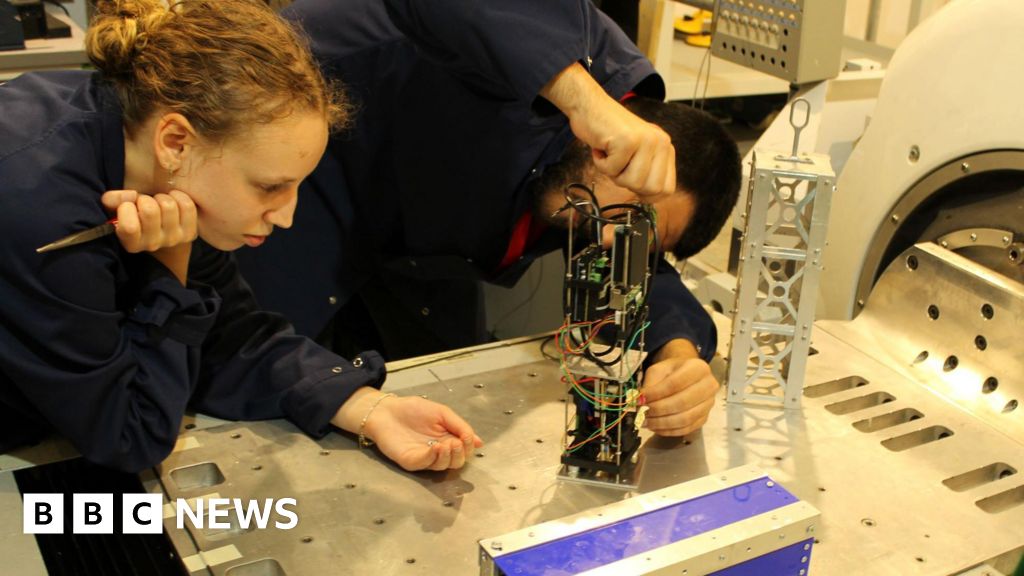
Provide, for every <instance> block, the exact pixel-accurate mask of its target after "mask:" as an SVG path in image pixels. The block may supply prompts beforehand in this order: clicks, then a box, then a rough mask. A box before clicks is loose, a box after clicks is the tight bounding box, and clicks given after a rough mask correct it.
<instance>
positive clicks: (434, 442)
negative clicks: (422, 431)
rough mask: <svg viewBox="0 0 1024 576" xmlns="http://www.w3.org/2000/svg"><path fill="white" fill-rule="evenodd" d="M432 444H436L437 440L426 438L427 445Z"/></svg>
mask: <svg viewBox="0 0 1024 576" xmlns="http://www.w3.org/2000/svg"><path fill="white" fill-rule="evenodd" d="M434 444H437V440H427V446H433V445H434Z"/></svg>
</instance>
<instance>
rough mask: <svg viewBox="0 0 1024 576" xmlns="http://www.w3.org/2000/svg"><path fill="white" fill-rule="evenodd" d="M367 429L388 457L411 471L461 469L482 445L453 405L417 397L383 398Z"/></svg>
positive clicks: (368, 422) (367, 434)
mask: <svg viewBox="0 0 1024 576" xmlns="http://www.w3.org/2000/svg"><path fill="white" fill-rule="evenodd" d="M364 432H365V434H366V436H368V437H370V438H372V439H373V441H374V442H376V443H377V447H378V448H380V451H381V452H382V453H383V454H384V455H385V456H387V457H388V458H390V459H392V460H394V461H395V463H396V464H398V465H399V466H401V467H402V468H405V469H406V470H410V471H411V470H447V469H449V468H461V467H462V466H463V465H464V464H465V463H466V458H468V457H469V456H470V455H472V454H473V450H474V449H476V448H479V447H481V446H483V440H481V439H480V438H479V437H478V436H477V435H476V434H475V433H474V432H473V428H472V427H471V426H470V425H469V424H468V423H467V422H466V421H465V420H463V419H462V418H461V417H460V416H459V415H458V414H456V413H455V412H454V411H452V409H451V408H449V407H447V406H445V405H443V404H438V403H437V402H431V401H430V400H425V399H423V398H420V397H418V396H409V397H404V398H403V397H397V396H395V397H389V398H385V399H383V400H382V401H381V402H380V405H378V406H377V408H376V409H374V411H373V413H371V414H370V417H369V418H368V419H367V420H366V427H365V430H364Z"/></svg>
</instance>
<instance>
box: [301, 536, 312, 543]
mask: <svg viewBox="0 0 1024 576" xmlns="http://www.w3.org/2000/svg"><path fill="white" fill-rule="evenodd" d="M312 541H313V537H312V536H303V537H302V542H303V543H304V544H309V543H310V542H312Z"/></svg>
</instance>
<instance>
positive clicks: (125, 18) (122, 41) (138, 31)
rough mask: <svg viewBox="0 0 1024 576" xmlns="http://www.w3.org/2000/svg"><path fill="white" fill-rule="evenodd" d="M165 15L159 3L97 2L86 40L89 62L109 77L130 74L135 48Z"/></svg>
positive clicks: (156, 0) (141, 0) (151, 0)
mask: <svg viewBox="0 0 1024 576" xmlns="http://www.w3.org/2000/svg"><path fill="white" fill-rule="evenodd" d="M167 13H168V10H167V8H166V6H165V5H164V3H163V2H162V1H161V0H97V1H96V11H95V15H94V16H93V19H92V22H91V23H90V26H89V31H88V33H87V34H86V39H85V49H86V53H87V54H88V56H89V60H90V61H92V63H93V64H94V65H95V66H96V68H98V69H99V70H100V71H102V72H103V73H104V74H107V75H109V76H115V77H116V76H125V75H127V74H130V73H131V69H132V66H133V60H134V58H133V57H134V55H135V52H136V50H137V48H138V47H139V45H140V44H141V43H144V42H145V39H146V37H147V36H148V35H149V34H150V33H152V32H153V30H154V28H155V27H156V26H157V25H158V22H159V21H160V20H162V18H163V16H164V15H165V14H167Z"/></svg>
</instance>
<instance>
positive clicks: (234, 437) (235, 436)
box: [231, 432, 242, 440]
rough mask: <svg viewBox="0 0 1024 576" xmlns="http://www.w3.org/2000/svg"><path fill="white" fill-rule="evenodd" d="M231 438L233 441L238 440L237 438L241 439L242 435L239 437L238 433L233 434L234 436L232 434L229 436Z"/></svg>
mask: <svg viewBox="0 0 1024 576" xmlns="http://www.w3.org/2000/svg"><path fill="white" fill-rule="evenodd" d="M231 437H232V438H233V439H235V440H238V439H239V438H241V437H242V435H241V434H239V433H238V432H235V433H234V434H232V435H231Z"/></svg>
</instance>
